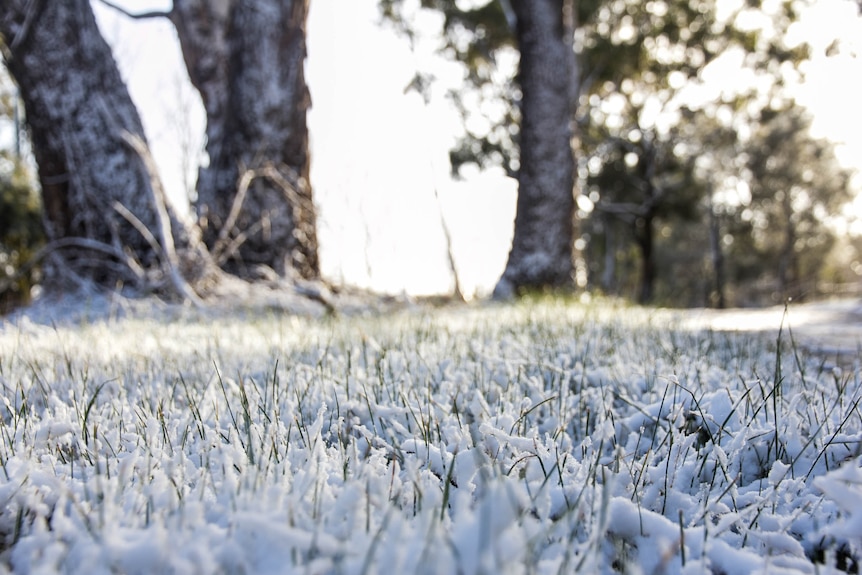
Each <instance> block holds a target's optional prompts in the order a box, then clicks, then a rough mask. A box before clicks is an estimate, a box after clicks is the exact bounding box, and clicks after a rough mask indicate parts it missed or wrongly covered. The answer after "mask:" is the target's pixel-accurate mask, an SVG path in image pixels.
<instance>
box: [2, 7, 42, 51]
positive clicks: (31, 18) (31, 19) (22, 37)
mask: <svg viewBox="0 0 862 575" xmlns="http://www.w3.org/2000/svg"><path fill="white" fill-rule="evenodd" d="M41 11H42V0H30V1H29V2H27V15H26V16H25V17H24V23H23V24H22V25H21V30H20V32H18V33H17V34H15V37H14V38H13V39H12V42H11V43H10V44H9V51H10V52H12V55H13V57H14V54H15V50H17V48H18V47H19V46H21V45H22V44H23V43H24V42H26V41H27V37H28V36H29V35H30V30H31V29H32V28H33V26H34V24H35V23H36V20H38V19H39V14H40V13H41Z"/></svg>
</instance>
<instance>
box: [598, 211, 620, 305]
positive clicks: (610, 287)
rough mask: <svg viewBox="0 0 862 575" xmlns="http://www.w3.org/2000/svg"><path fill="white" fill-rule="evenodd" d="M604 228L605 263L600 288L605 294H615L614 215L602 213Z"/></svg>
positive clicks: (615, 250)
mask: <svg viewBox="0 0 862 575" xmlns="http://www.w3.org/2000/svg"><path fill="white" fill-rule="evenodd" d="M601 217H602V219H604V224H605V225H604V228H605V230H604V231H605V265H604V269H603V270H602V290H603V291H604V292H605V294H607V295H616V293H617V285H616V277H617V241H616V239H617V238H616V229H615V228H616V226H615V223H616V222H615V221H614V219H615V218H614V217H613V216H612V215H610V214H602V216H601Z"/></svg>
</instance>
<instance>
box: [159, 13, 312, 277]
mask: <svg viewBox="0 0 862 575" xmlns="http://www.w3.org/2000/svg"><path fill="white" fill-rule="evenodd" d="M307 16H308V0H225V1H223V2H210V1H208V0H176V1H175V2H174V7H173V10H172V12H171V14H170V17H171V20H172V22H173V23H174V25H175V27H176V29H177V33H178V36H179V40H180V45H181V47H182V52H183V57H184V59H185V62H186V66H187V68H188V71H189V76H190V78H191V80H192V83H193V84H194V85H195V87H196V88H197V89H198V90H199V91H200V94H201V97H202V99H203V103H204V108H205V109H206V114H207V152H208V153H209V164H208V165H207V166H206V167H204V168H202V169H201V171H200V174H199V179H198V186H197V194H198V196H197V200H196V207H197V211H198V215H199V216H200V221H201V224H202V227H203V231H204V240H205V241H206V243H207V245H208V246H209V247H210V249H211V251H212V252H213V255H214V256H215V257H216V258H217V261H219V263H220V264H221V265H222V267H224V268H225V269H226V270H227V271H229V272H231V273H233V274H236V275H239V276H241V277H246V278H255V277H257V276H258V274H259V273H261V270H259V269H258V268H259V266H266V267H268V268H271V269H273V270H275V271H276V272H277V273H278V274H280V275H290V274H292V273H298V275H299V276H301V277H302V278H306V279H311V278H316V277H318V276H319V273H320V266H319V263H318V255H317V250H318V247H317V233H316V215H315V210H314V204H313V201H312V194H311V187H310V185H309V149H308V128H307V125H306V111H307V109H308V108H309V106H310V97H309V93H308V89H307V86H306V84H305V75H304V70H303V65H304V60H305V56H306V44H305V35H306V33H305V30H306V19H307Z"/></svg>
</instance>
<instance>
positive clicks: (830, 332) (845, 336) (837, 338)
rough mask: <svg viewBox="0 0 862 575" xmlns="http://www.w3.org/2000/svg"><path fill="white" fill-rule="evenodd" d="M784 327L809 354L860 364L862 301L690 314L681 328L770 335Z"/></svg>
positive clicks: (695, 311)
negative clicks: (834, 356) (830, 356)
mask: <svg viewBox="0 0 862 575" xmlns="http://www.w3.org/2000/svg"><path fill="white" fill-rule="evenodd" d="M782 320H783V324H784V330H785V332H784V333H787V328H788V326H789V328H790V330H791V331H792V333H793V337H794V339H795V341H796V342H797V343H798V344H799V345H801V346H803V347H805V348H806V349H808V350H810V351H812V352H818V353H826V354H835V355H836V356H838V357H840V358H841V363H846V362H848V361H849V362H850V363H853V362H856V363H858V362H859V361H860V360H862V300H859V299H844V300H833V301H823V302H815V303H806V304H792V303H791V304H790V306H789V307H788V308H787V315H786V316H785V308H784V306H775V307H769V308H761V309H728V310H708V309H699V310H691V311H689V312H686V313H685V317H684V319H683V321H682V325H683V326H684V327H688V328H692V329H713V330H716V331H752V332H755V331H756V332H763V333H767V334H769V333H773V334H775V335H776V336H777V335H778V329H779V328H780V327H781V325H782Z"/></svg>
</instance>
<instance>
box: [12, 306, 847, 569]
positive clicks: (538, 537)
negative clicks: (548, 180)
mask: <svg viewBox="0 0 862 575" xmlns="http://www.w3.org/2000/svg"><path fill="white" fill-rule="evenodd" d="M94 308H98V309H96V310H95V311H94V312H93V313H87V314H84V316H86V317H88V318H89V319H88V320H87V321H84V320H82V319H80V318H81V317H82V316H81V315H76V314H72V313H65V312H64V311H63V310H62V308H59V307H57V308H54V309H56V312H57V314H58V316H57V317H56V318H55V317H52V313H51V308H44V307H43V308H37V309H35V310H33V311H32V312H31V313H30V314H29V315H24V316H18V317H17V318H14V319H13V320H11V321H10V320H7V321H5V322H2V323H0V385H2V388H3V389H2V395H3V396H2V401H3V405H2V406H0V410H2V414H1V415H0V571H3V570H6V571H10V572H15V573H22V574H23V573H55V572H62V573H155V572H158V573H292V572H296V573H346V574H347V573H465V574H471V573H573V572H580V573H646V574H651V573H723V574H728V575H731V574H736V573H739V574H742V573H755V572H762V573H831V572H840V571H842V570H843V571H851V572H853V571H854V570H858V561H859V559H860V558H861V557H862V469H860V456H862V447H860V437H862V409H860V407H859V402H860V399H862V381H860V380H862V370H860V359H862V355H860V354H859V353H858V352H856V353H855V355H854V353H853V350H854V349H858V347H855V346H857V343H858V341H856V342H853V343H852V344H851V345H845V346H844V347H843V348H842V351H841V354H842V355H841V357H840V361H838V360H837V359H836V358H837V352H835V351H834V350H829V349H827V350H826V351H822V350H819V351H818V348H817V346H816V345H814V344H816V343H817V342H816V341H815V340H814V339H812V340H811V341H807V342H805V343H804V345H803V343H797V344H795V345H794V343H793V342H792V341H791V339H790V338H789V334H788V332H787V331H786V326H785V330H784V331H783V332H782V337H781V338H779V337H778V327H779V325H780V323H781V314H779V315H778V316H777V321H776V322H774V325H772V326H769V325H763V326H761V328H760V329H761V330H763V332H765V333H755V332H743V333H727V332H723V331H719V328H721V326H719V325H717V324H716V323H715V322H716V321H718V320H717V319H716V318H715V317H712V316H707V315H706V314H701V315H699V316H691V315H679V314H672V313H669V312H661V311H649V310H641V309H638V308H630V307H622V306H615V305H613V304H607V303H599V304H587V305H583V304H577V303H571V302H568V303H567V302H561V301H554V300H545V301H540V302H523V303H519V304H515V305H510V306H503V305H486V306H480V307H474V308H458V309H446V310H437V311H427V310H426V311H423V310H416V309H414V310H412V311H401V312H397V313H389V314H384V315H376V316H370V317H359V316H355V317H341V318H335V319H332V318H319V317H318V318H313V317H306V316H297V315H289V314H286V313H283V312H278V311H274V310H267V309H266V308H254V309H251V308H246V309H244V310H242V311H237V312H222V313H219V314H213V313H209V312H201V311H195V310H192V309H188V308H177V307H158V306H156V307H153V306H150V307H146V306H143V307H141V306H135V305H130V306H125V307H123V306H120V307H116V308H112V307H110V306H109V307H108V308H105V307H99V306H96V305H95V304H94ZM794 313H795V309H794V308H792V309H791V311H790V316H789V320H790V324H791V328H794V327H796V326H794V325H793V321H794V320H793V318H794ZM844 317H847V315H846V314H845V316H844ZM764 321H766V320H764ZM770 321H772V320H770ZM803 323H804V322H800V324H799V327H798V329H794V332H793V333H794V334H795V336H797V335H798V337H803V336H805V337H808V336H807V335H806V332H805V328H803V326H802V324H803ZM814 323H815V324H816V322H814ZM845 323H846V322H845ZM850 323H852V322H850ZM809 325H812V324H811V323H809ZM725 327H732V328H733V329H738V328H741V327H742V326H741V325H738V322H737V325H731V326H725ZM848 337H850V336H848ZM854 337H855V336H854ZM793 341H794V342H795V341H796V339H794V340H793ZM842 341H844V340H842ZM812 342H813V343H812ZM824 349H825V348H824Z"/></svg>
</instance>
